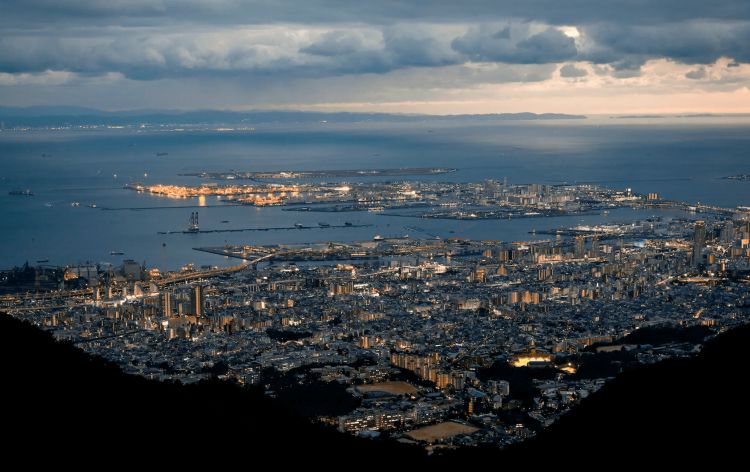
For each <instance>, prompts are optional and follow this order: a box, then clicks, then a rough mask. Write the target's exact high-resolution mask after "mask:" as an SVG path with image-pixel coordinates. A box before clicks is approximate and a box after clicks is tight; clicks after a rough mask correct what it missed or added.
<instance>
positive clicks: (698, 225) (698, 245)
mask: <svg viewBox="0 0 750 472" xmlns="http://www.w3.org/2000/svg"><path fill="white" fill-rule="evenodd" d="M705 244H706V223H705V222H703V221H700V220H699V221H696V222H695V235H694V236H693V255H692V258H691V263H692V266H693V267H694V268H698V267H700V266H701V265H702V264H703V246H704V245H705Z"/></svg>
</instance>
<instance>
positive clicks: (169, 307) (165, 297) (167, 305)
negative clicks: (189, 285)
mask: <svg viewBox="0 0 750 472" xmlns="http://www.w3.org/2000/svg"><path fill="white" fill-rule="evenodd" d="M173 313H174V306H173V303H172V293H171V292H164V294H162V297H161V314H162V316H164V317H167V318H168V317H171V316H172V314H173Z"/></svg>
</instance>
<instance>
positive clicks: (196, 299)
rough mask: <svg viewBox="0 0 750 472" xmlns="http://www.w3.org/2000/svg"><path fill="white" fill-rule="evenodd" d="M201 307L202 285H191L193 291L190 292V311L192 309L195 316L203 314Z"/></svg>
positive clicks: (202, 304)
mask: <svg viewBox="0 0 750 472" xmlns="http://www.w3.org/2000/svg"><path fill="white" fill-rule="evenodd" d="M203 307H204V299H203V287H202V286H201V285H196V286H195V287H193V292H192V293H191V294H190V311H192V312H193V313H192V314H193V315H195V316H203V311H204V310H203Z"/></svg>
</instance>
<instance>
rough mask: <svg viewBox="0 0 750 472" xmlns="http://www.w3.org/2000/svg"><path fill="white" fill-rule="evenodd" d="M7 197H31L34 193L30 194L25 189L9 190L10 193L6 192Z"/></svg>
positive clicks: (29, 191) (30, 192)
mask: <svg viewBox="0 0 750 472" xmlns="http://www.w3.org/2000/svg"><path fill="white" fill-rule="evenodd" d="M8 195H19V196H23V197H33V196H34V192H32V191H31V190H29V189H26V190H11V191H10V192H8Z"/></svg>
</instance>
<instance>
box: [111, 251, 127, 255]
mask: <svg viewBox="0 0 750 472" xmlns="http://www.w3.org/2000/svg"><path fill="white" fill-rule="evenodd" d="M124 254H125V253H124V252H122V251H109V255H110V256H122V255H124Z"/></svg>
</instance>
